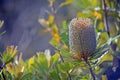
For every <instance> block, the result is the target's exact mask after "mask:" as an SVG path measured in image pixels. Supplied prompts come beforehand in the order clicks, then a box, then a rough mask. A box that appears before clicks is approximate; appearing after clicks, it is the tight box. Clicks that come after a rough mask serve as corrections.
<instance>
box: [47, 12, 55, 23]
mask: <svg viewBox="0 0 120 80" xmlns="http://www.w3.org/2000/svg"><path fill="white" fill-rule="evenodd" d="M53 21H54V16H53V15H52V14H51V15H49V17H48V22H49V24H52V23H53Z"/></svg>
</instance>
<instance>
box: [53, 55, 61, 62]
mask: <svg viewBox="0 0 120 80" xmlns="http://www.w3.org/2000/svg"><path fill="white" fill-rule="evenodd" d="M59 59H60V54H59V53H56V54H54V55H53V56H52V62H53V63H52V64H56V63H57V62H58V60H59Z"/></svg>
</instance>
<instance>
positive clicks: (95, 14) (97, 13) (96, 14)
mask: <svg viewBox="0 0 120 80" xmlns="http://www.w3.org/2000/svg"><path fill="white" fill-rule="evenodd" d="M93 15H94V16H96V17H98V19H102V14H101V13H99V12H97V11H94V12H93Z"/></svg>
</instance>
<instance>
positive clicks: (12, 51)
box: [2, 46, 18, 64]
mask: <svg viewBox="0 0 120 80" xmlns="http://www.w3.org/2000/svg"><path fill="white" fill-rule="evenodd" d="M17 52H18V50H17V46H16V47H14V46H8V47H7V48H6V51H5V52H3V59H2V61H3V62H4V63H5V64H7V63H9V62H10V61H12V60H13V59H14V57H15V56H16V54H17Z"/></svg>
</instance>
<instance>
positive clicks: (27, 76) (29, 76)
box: [20, 73, 33, 80]
mask: <svg viewBox="0 0 120 80" xmlns="http://www.w3.org/2000/svg"><path fill="white" fill-rule="evenodd" d="M32 77H33V74H32V73H27V74H25V75H24V76H23V77H22V78H21V79H20V80H31V79H32Z"/></svg>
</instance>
